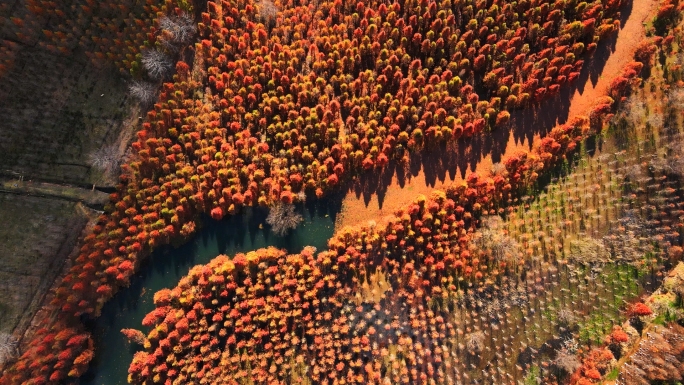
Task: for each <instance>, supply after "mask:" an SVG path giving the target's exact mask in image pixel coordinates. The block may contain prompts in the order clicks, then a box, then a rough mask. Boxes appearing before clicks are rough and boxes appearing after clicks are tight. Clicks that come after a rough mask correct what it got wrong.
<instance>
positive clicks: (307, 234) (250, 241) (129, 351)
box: [80, 200, 338, 385]
mask: <svg viewBox="0 0 684 385" xmlns="http://www.w3.org/2000/svg"><path fill="white" fill-rule="evenodd" d="M337 205H338V204H336V203H333V201H331V200H321V201H316V202H312V203H307V204H306V208H304V207H299V212H300V213H302V214H303V216H304V221H303V222H302V223H301V224H300V226H299V227H298V228H297V229H296V230H294V231H291V232H290V234H288V235H287V236H285V237H278V236H275V235H274V234H273V233H272V232H271V231H270V230H269V228H268V225H267V224H266V223H265V219H266V215H267V212H266V210H261V209H248V210H245V211H243V212H242V213H241V214H240V215H236V216H234V217H231V218H228V219H224V220H223V221H220V222H216V221H212V220H210V219H205V225H204V228H203V229H201V230H200V231H198V233H197V234H196V235H195V237H194V238H193V239H192V240H191V241H190V242H188V243H187V244H185V245H183V246H181V247H179V248H175V249H174V248H172V247H170V246H169V247H164V248H161V249H160V250H158V251H156V252H155V253H153V254H152V255H151V256H150V258H149V259H148V260H147V261H146V262H145V263H144V264H143V265H142V266H141V268H140V271H139V272H138V274H137V275H136V276H135V277H134V278H133V279H132V282H131V286H130V287H128V288H125V289H123V290H121V291H120V292H119V293H118V294H117V295H116V296H114V298H113V299H112V300H111V301H109V302H108V303H107V304H105V306H104V308H103V309H102V315H101V316H100V317H99V318H98V319H97V320H96V321H95V322H93V323H92V324H91V325H90V330H91V331H92V333H93V337H94V339H95V344H96V355H95V358H94V359H93V362H92V363H91V366H90V370H89V371H88V372H87V373H86V374H85V375H84V376H83V377H82V378H81V381H80V383H81V384H83V385H120V384H126V383H127V377H128V365H129V364H130V363H131V360H132V358H133V354H134V353H135V352H136V351H137V350H138V349H141V347H139V346H137V345H134V344H130V343H129V342H128V340H127V339H126V337H124V336H123V335H122V334H121V333H120V330H121V329H124V328H133V329H138V330H142V331H143V332H144V333H145V334H147V331H148V330H147V328H144V327H143V326H142V319H143V318H144V317H145V315H146V314H147V313H149V312H150V311H152V310H153V309H154V304H153V302H152V298H153V296H154V293H155V292H157V291H158V290H160V289H162V288H165V287H168V288H172V287H174V286H175V285H176V284H177V283H178V281H179V280H180V278H181V277H183V276H184V275H185V274H187V272H188V270H189V269H190V268H191V267H193V266H195V265H199V264H205V263H207V262H209V261H210V260H211V259H213V258H215V257H216V256H217V255H219V254H226V255H229V256H232V255H233V254H235V253H238V252H247V251H250V250H255V249H259V248H262V247H267V246H275V247H278V248H282V249H287V251H288V252H299V251H301V249H302V248H303V247H304V246H315V247H317V248H318V249H319V250H322V249H323V248H326V247H327V241H328V239H329V238H330V237H331V236H332V234H333V228H334V217H335V215H336V213H337V211H338V207H337Z"/></svg>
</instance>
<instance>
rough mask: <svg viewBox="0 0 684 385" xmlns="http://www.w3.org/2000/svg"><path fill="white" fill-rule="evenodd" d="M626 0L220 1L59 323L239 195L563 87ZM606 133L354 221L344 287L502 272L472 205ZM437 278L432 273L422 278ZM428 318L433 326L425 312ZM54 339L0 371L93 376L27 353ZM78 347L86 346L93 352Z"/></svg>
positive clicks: (345, 165)
mask: <svg viewBox="0 0 684 385" xmlns="http://www.w3.org/2000/svg"><path fill="white" fill-rule="evenodd" d="M619 5H620V1H595V2H593V3H591V4H589V3H584V2H583V3H578V2H574V1H571V2H567V1H559V2H556V3H553V4H550V3H545V2H544V3H542V2H535V1H527V0H523V1H519V2H510V3H509V2H506V1H494V2H491V4H490V3H489V2H482V1H480V2H478V3H475V2H472V1H458V2H455V3H454V2H451V1H450V0H445V1H444V2H441V3H439V4H437V3H436V2H431V1H425V0H421V1H416V2H406V3H393V4H391V5H387V4H380V3H377V4H376V3H373V2H371V3H369V4H368V5H366V4H364V3H363V2H359V3H357V4H356V5H353V4H351V3H350V4H342V2H340V1H338V2H334V3H332V2H322V3H321V4H319V5H318V7H317V8H316V7H314V5H313V4H308V3H306V2H303V3H297V4H289V6H288V7H283V4H280V3H278V2H276V3H275V6H276V7H282V8H287V9H283V10H281V11H279V12H277V13H276V14H275V15H273V16H268V15H265V14H263V13H264V12H265V11H264V9H266V8H268V7H266V6H265V5H264V4H252V3H249V2H240V1H236V2H229V1H221V2H220V3H218V2H217V3H215V2H208V9H207V12H204V13H202V15H201V17H202V21H201V22H200V23H199V25H198V31H199V33H200V35H201V38H202V40H201V41H200V42H199V43H197V44H196V45H195V52H194V53H195V63H196V64H195V68H193V69H192V70H191V68H190V66H189V65H187V64H186V63H185V62H183V61H180V62H178V63H177V64H176V66H175V69H176V74H175V75H174V81H173V83H164V85H163V89H162V92H161V95H160V99H159V102H158V103H156V104H155V105H154V108H153V109H152V110H151V111H149V112H148V113H147V119H146V121H145V123H143V129H142V130H141V131H139V132H138V133H137V140H136V141H135V142H134V143H133V149H134V151H135V152H136V158H135V160H134V161H133V162H132V163H131V164H130V165H127V166H125V167H124V174H123V175H122V177H121V184H120V185H119V189H118V192H116V193H114V194H112V196H111V200H112V203H111V205H110V206H109V207H108V210H107V213H106V214H103V215H102V216H101V217H100V219H99V221H98V223H97V225H96V226H95V227H94V229H93V232H92V233H91V234H89V235H88V236H86V237H85V239H84V244H83V246H82V247H81V250H80V254H79V255H78V257H77V258H76V261H75V264H74V266H73V267H72V268H71V271H70V272H69V273H68V275H67V276H66V277H65V278H64V280H63V282H62V283H61V285H60V286H59V287H58V289H57V290H56V293H55V294H56V295H55V299H54V300H53V302H52V304H53V305H54V306H56V307H58V308H60V309H61V311H60V312H59V316H58V317H57V321H55V322H54V323H53V325H51V326H50V328H48V329H47V330H46V331H45V333H50V332H51V331H58V330H62V329H65V325H66V322H67V321H71V322H73V321H74V317H79V316H82V315H97V314H98V313H99V309H100V308H101V306H102V304H103V303H104V302H106V301H107V300H108V299H109V298H111V296H112V295H113V293H114V292H115V291H116V290H117V289H118V288H119V287H121V286H125V285H127V284H128V282H129V279H130V277H131V276H132V274H133V272H134V271H135V269H136V268H137V265H138V263H139V261H140V259H141V257H143V256H145V255H146V254H147V253H149V252H150V251H151V250H152V249H153V248H154V247H156V246H158V245H160V244H164V243H169V242H170V241H171V240H172V239H179V238H183V237H187V236H189V235H191V234H192V233H193V232H194V228H195V222H194V221H195V220H196V218H197V215H198V214H199V213H202V212H204V213H211V216H212V217H214V218H216V219H220V218H222V217H223V216H224V215H227V214H232V213H235V212H236V211H238V210H239V209H240V207H241V206H243V205H264V206H268V205H273V204H275V203H280V204H285V205H288V204H291V203H293V202H296V201H297V200H298V199H301V198H299V197H300V196H301V194H299V193H301V192H303V191H309V192H312V193H313V192H315V194H316V195H322V194H323V193H324V192H325V191H326V190H328V189H331V188H333V187H334V186H335V185H337V184H338V183H339V182H340V180H341V179H342V178H343V177H344V176H345V175H348V174H349V173H350V172H352V173H358V172H362V171H363V170H370V169H377V168H382V167H384V166H385V165H386V164H387V163H388V162H389V161H390V159H391V158H395V159H397V160H398V161H401V160H402V159H404V160H405V159H407V158H406V156H407V153H408V152H409V151H417V150H420V149H427V148H430V147H432V146H434V145H436V144H439V143H444V142H448V141H453V140H455V139H457V138H460V137H464V136H471V135H476V134H478V133H479V132H481V131H483V130H484V129H486V128H487V127H490V128H493V127H494V126H496V125H497V124H503V123H505V121H506V120H507V118H508V112H507V110H508V109H511V108H518V107H523V106H526V105H529V104H530V103H533V102H535V101H539V100H541V99H542V98H545V97H548V96H551V95H554V94H555V93H556V92H558V87H559V86H560V85H561V84H563V83H566V82H569V81H572V80H573V79H574V78H576V77H577V75H578V71H579V69H580V68H581V66H582V60H581V59H579V57H580V55H581V54H582V53H584V52H587V51H591V50H593V49H594V48H595V46H596V41H597V39H598V38H599V37H601V36H605V35H606V34H608V33H610V32H611V31H613V30H614V29H615V27H616V26H618V24H619V22H618V21H617V19H616V17H617V15H618V13H617V11H618V6H619ZM180 11H181V9H180V8H179V9H177V10H176V11H175V12H176V15H177V16H176V17H178V18H181V17H182V14H181V12H180ZM260 12H261V13H262V14H260ZM267 13H268V12H267ZM271 13H272V12H271ZM271 13H269V15H270V14H271ZM158 16H159V17H160V18H162V17H164V14H163V13H162V14H159V15H158ZM166 17H167V18H168V17H172V16H169V15H167V16H166ZM169 20H170V21H166V19H163V21H162V24H164V25H167V24H168V25H170V24H169V23H171V24H173V25H174V26H173V27H169V30H168V31H167V33H161V36H165V37H164V39H176V38H177V37H175V36H176V35H178V36H181V35H182V33H184V32H182V20H180V19H169ZM262 21H263V22H265V23H266V24H263V23H262ZM523 21H524V22H523ZM176 27H177V28H178V30H176V29H174V28H176ZM178 39H180V38H179V37H178ZM160 45H163V42H160ZM157 48H159V47H157ZM157 48H154V49H157ZM630 68H631V71H627V72H626V75H625V76H626V78H627V79H628V80H629V79H635V78H637V73H638V71H639V70H640V69H641V67H640V66H639V64H638V63H636V64H634V65H632V67H630ZM481 80H482V81H481ZM620 91H621V92H622V91H624V87H623V88H621V89H620ZM616 96H617V95H616ZM603 102H604V103H602V104H601V105H600V106H599V108H597V109H595V110H594V111H592V113H591V114H590V119H589V120H590V121H591V122H596V121H600V120H601V118H602V117H604V116H605V115H606V114H608V113H610V111H611V108H612V104H613V101H612V99H610V98H607V99H606V100H604V101H603ZM596 128H597V127H595V125H594V124H592V125H591V126H589V125H588V124H587V121H586V120H582V119H579V120H576V121H573V122H572V123H569V124H566V125H563V126H561V127H559V128H557V129H555V130H553V131H552V132H551V133H550V134H549V136H548V137H547V138H545V139H544V140H543V141H542V142H541V144H540V145H539V146H537V147H535V149H534V150H533V151H532V152H530V153H521V154H519V155H516V156H514V157H512V158H510V159H509V160H508V161H507V162H506V164H505V171H504V172H502V173H501V174H499V175H488V176H480V175H477V174H472V175H471V176H470V177H469V178H468V180H467V181H466V182H465V183H463V184H461V185H458V186H454V187H453V188H452V189H450V190H449V191H448V192H447V195H446V196H444V195H440V194H436V195H435V197H434V199H433V200H427V199H419V200H417V201H416V202H415V203H414V204H413V205H411V206H409V207H407V208H405V209H404V210H401V211H400V212H399V213H397V216H396V217H395V218H394V220H392V221H391V223H390V224H388V225H387V227H385V226H380V227H379V228H377V229H368V228H366V229H352V230H349V231H346V232H343V233H342V234H341V235H339V236H337V237H336V238H334V239H333V240H331V242H330V245H331V248H330V250H329V251H327V252H324V253H323V254H322V255H327V256H329V259H330V264H332V265H334V266H338V267H337V269H338V271H344V272H346V275H344V276H342V277H337V279H338V280H339V281H336V282H347V281H346V280H349V281H350V282H352V283H354V279H356V280H357V282H356V283H354V284H358V280H359V279H363V276H364V274H366V273H368V272H369V271H371V270H372V269H373V268H379V267H382V268H383V269H388V271H393V270H397V272H396V274H401V273H402V271H403V269H404V268H405V267H406V265H408V264H410V263H409V262H401V263H398V262H396V261H397V259H396V258H395V257H397V256H398V255H402V253H403V254H405V257H406V261H413V262H411V263H413V265H412V267H411V268H410V269H409V270H410V271H407V272H405V273H403V274H408V275H409V277H414V279H412V280H409V281H406V282H404V285H406V286H405V287H406V290H404V291H402V292H401V293H404V294H402V295H406V296H407V297H410V296H413V298H414V299H415V298H416V290H419V291H420V293H421V295H426V293H432V292H433V291H434V290H437V291H438V292H439V290H441V289H440V287H441V285H442V284H443V282H441V278H442V277H444V278H446V277H447V276H449V277H452V278H453V277H458V276H461V277H465V279H474V280H477V279H482V278H483V276H484V275H485V274H487V273H488V272H489V271H491V270H496V269H498V268H500V267H504V268H505V262H501V263H502V264H499V265H496V264H493V263H492V261H491V260H490V259H492V258H491V253H485V252H483V251H478V250H472V249H471V247H470V246H469V231H470V230H471V229H472V228H473V227H474V226H475V224H476V218H477V217H478V216H479V215H480V214H482V213H484V212H486V213H490V212H491V213H494V212H496V210H497V209H501V208H502V206H503V202H506V200H507V199H508V198H510V197H511V196H512V194H514V193H515V192H516V191H518V190H519V189H522V188H525V187H526V186H527V187H529V186H530V185H531V184H532V183H534V181H535V180H536V179H537V177H538V176H539V173H542V172H545V171H548V170H549V169H550V168H551V167H553V166H554V165H556V164H557V162H558V161H560V160H562V159H564V157H565V156H566V155H567V154H568V153H571V152H572V151H574V149H575V147H576V145H577V144H578V143H579V141H581V140H582V139H583V138H585V137H586V136H587V135H588V134H590V133H594V132H595V130H596ZM492 210H494V211H492ZM390 256H391V257H392V258H390ZM312 258H313V257H312ZM319 258H320V257H319ZM393 258H394V259H393ZM278 259H280V257H279V258H278ZM312 260H313V259H312ZM316 260H317V259H316ZM391 261H395V262H391ZM402 261H404V260H403V259H402ZM278 266H280V265H278ZM279 268H280V267H279ZM422 269H425V271H423V270H422ZM418 272H420V273H418ZM251 273H252V271H250V274H251ZM424 273H427V274H428V276H429V277H425V278H415V277H420V276H421V275H422V274H424ZM245 279H246V278H245ZM447 279H448V278H447ZM250 282H256V278H255V279H254V280H251V281H250ZM447 282H448V281H447ZM239 283H240V284H243V285H244V284H245V280H244V279H243V280H242V281H240V282H239ZM340 284H341V285H342V283H340ZM409 285H410V286H409ZM335 287H337V284H335ZM235 289H236V290H237V289H238V288H235ZM409 289H410V290H409ZM427 296H429V294H427ZM255 298H256V297H255ZM421 298H422V299H421V301H424V299H425V297H421ZM410 302H411V301H408V302H407V303H410ZM423 306H424V307H426V306H427V305H426V304H423ZM420 313H424V312H420ZM417 317H422V318H421V319H419V320H417V322H418V323H421V322H423V318H424V317H427V315H425V314H418V315H417ZM424 321H425V322H428V320H427V319H424ZM198 322H199V321H198ZM45 333H43V334H45ZM43 334H37V335H36V337H35V338H34V339H33V340H32V342H31V346H32V347H31V350H29V351H27V352H26V353H25V354H24V355H23V356H22V357H21V358H20V359H19V361H18V363H17V364H16V365H15V366H14V367H13V368H11V369H10V370H8V371H7V372H6V373H5V374H4V376H3V377H2V379H1V380H9V381H15V382H21V381H22V380H25V379H33V381H34V382H35V383H44V382H46V381H47V380H48V379H49V378H50V377H51V376H52V375H56V376H59V377H60V378H64V377H66V375H67V374H68V375H72V374H78V373H79V372H80V370H81V369H80V368H81V367H80V366H79V365H77V364H76V362H75V361H73V360H72V361H70V362H71V364H60V365H59V366H58V367H51V366H50V365H45V366H40V367H38V366H35V365H31V362H35V361H40V360H44V359H47V358H45V357H50V359H54V355H55V354H56V353H54V352H55V349H56V348H55V346H56V345H55V344H53V343H51V342H50V341H49V339H48V340H47V341H46V340H45V339H43V338H42V337H41V336H42V335H43ZM84 336H85V335H84ZM86 337H87V336H86ZM150 343H151V342H150ZM200 345H202V344H201V343H200ZM58 347H59V346H58ZM79 347H80V348H81V349H83V350H84V353H83V354H81V355H78V357H81V356H82V355H84V354H86V353H88V352H91V350H90V349H89V347H88V344H85V343H83V344H81V345H79ZM60 348H61V347H60ZM90 354H92V353H90ZM86 358H87V357H86ZM68 362H69V361H68ZM81 362H83V359H80V360H79V364H80V363H81ZM86 362H87V361H86ZM345 365H346V364H345ZM421 365H422V364H421ZM428 367H429V366H425V368H428ZM18 368H21V370H18ZM53 368H54V369H53ZM349 368H350V370H352V369H351V366H349ZM27 369H28V370H27ZM357 369H358V368H355V369H353V370H352V372H354V373H356V372H358V373H360V372H361V371H360V370H357ZM142 370H143V369H141V372H140V374H139V375H140V376H142V377H146V375H143V372H142ZM200 370H201V369H199V367H198V372H199V371H200ZM278 370H280V369H278ZM416 370H417V369H416ZM425 370H428V369H425ZM52 371H55V372H58V373H57V374H52ZM355 371H356V372H355ZM178 373H179V372H177V373H176V374H178ZM157 374H159V373H156V372H155V373H153V376H152V377H154V375H157ZM142 377H140V378H142Z"/></svg>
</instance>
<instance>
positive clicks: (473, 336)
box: [466, 331, 485, 354]
mask: <svg viewBox="0 0 684 385" xmlns="http://www.w3.org/2000/svg"><path fill="white" fill-rule="evenodd" d="M484 342H485V335H484V333H483V332H482V331H476V332H472V333H470V334H468V335H467V336H466V348H467V349H468V351H469V352H470V353H471V354H480V353H481V352H482V349H484Z"/></svg>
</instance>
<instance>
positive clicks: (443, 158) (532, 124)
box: [341, 0, 633, 208]
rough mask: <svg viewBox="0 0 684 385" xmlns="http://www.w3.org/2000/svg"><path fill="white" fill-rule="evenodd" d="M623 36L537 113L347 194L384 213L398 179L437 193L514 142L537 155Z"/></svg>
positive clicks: (515, 116)
mask: <svg viewBox="0 0 684 385" xmlns="http://www.w3.org/2000/svg"><path fill="white" fill-rule="evenodd" d="M632 2H633V0H628V1H627V3H626V4H625V6H624V8H623V10H622V11H621V17H620V21H621V25H624V24H625V22H626V21H627V19H628V18H629V15H630V14H631V12H632V7H633V4H632ZM617 35H618V34H617V33H613V34H612V35H611V36H610V37H608V38H606V39H603V40H601V41H600V42H599V43H598V45H597V48H596V50H595V52H594V53H593V55H592V56H590V57H586V58H584V60H585V65H584V66H583V67H582V70H581V71H580V75H579V77H578V78H577V79H576V80H575V82H574V83H573V84H571V85H564V86H561V88H560V90H559V92H558V94H557V95H555V96H554V97H552V98H549V99H546V100H544V101H542V102H541V103H537V104H535V105H534V106H532V107H529V108H525V109H519V110H514V111H512V112H511V119H510V121H509V123H507V124H506V125H505V126H503V127H496V128H494V129H493V130H491V131H489V132H485V133H483V134H481V135H476V136H474V137H471V138H461V139H458V140H456V141H454V142H452V143H448V144H442V145H439V146H435V147H433V148H429V149H426V150H425V151H423V152H422V153H412V154H411V155H410V160H409V164H408V165H403V164H401V163H400V162H399V161H397V160H394V159H393V160H390V162H389V164H388V165H387V166H386V167H385V169H384V170H382V171H374V172H370V171H369V172H362V173H361V174H360V175H357V176H355V177H353V178H351V180H349V181H348V182H346V184H344V185H343V186H342V189H341V190H342V191H345V192H353V193H354V194H355V195H356V197H357V198H361V197H362V198H363V201H364V204H365V205H366V206H368V204H369V203H370V201H371V199H372V197H373V196H376V197H377V199H378V204H379V208H382V207H383V204H384V200H385V197H386V194H387V189H388V187H389V186H390V185H391V184H392V183H393V179H394V178H396V179H394V180H395V181H396V183H397V184H398V185H399V186H400V187H401V188H404V187H405V185H406V183H407V182H409V181H410V180H411V178H413V177H416V176H418V175H419V174H420V173H421V171H422V172H423V175H424V177H425V184H426V186H431V187H434V186H435V185H436V184H437V183H438V182H445V181H446V180H447V178H448V179H449V180H454V179H455V178H456V177H457V176H459V177H461V178H464V177H465V175H466V173H467V172H468V170H470V171H475V170H476V168H477V166H478V165H479V164H480V163H481V162H482V160H483V159H484V158H485V157H487V156H491V159H492V162H493V163H498V162H500V161H501V159H502V156H503V154H504V153H505V151H506V147H507V145H508V143H509V141H510V139H511V136H512V137H513V140H514V141H515V143H516V144H517V145H521V144H523V143H527V145H528V147H529V148H530V149H531V148H532V143H533V140H534V138H535V137H536V136H539V137H544V136H546V135H547V134H548V133H549V132H550V131H551V129H553V128H554V127H555V126H556V125H558V124H564V123H566V122H567V121H568V119H569V118H570V117H569V116H568V115H569V108H570V101H571V99H572V97H573V95H574V94H575V92H579V93H580V94H583V93H584V91H585V90H584V88H585V85H586V84H587V82H588V81H591V83H592V85H594V86H595V85H596V84H597V82H598V80H599V78H600V76H601V74H602V72H603V70H604V68H605V66H606V63H607V61H608V58H609V57H610V55H611V54H612V53H613V52H614V51H615V46H616V43H617Z"/></svg>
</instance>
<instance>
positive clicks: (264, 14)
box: [256, 0, 278, 24]
mask: <svg viewBox="0 0 684 385" xmlns="http://www.w3.org/2000/svg"><path fill="white" fill-rule="evenodd" d="M256 9H257V11H258V13H259V17H260V18H261V20H262V21H263V22H264V23H268V24H270V23H273V22H274V21H275V17H276V14H278V7H276V5H275V4H273V1H271V0H260V1H259V2H258V3H257V5H256Z"/></svg>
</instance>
